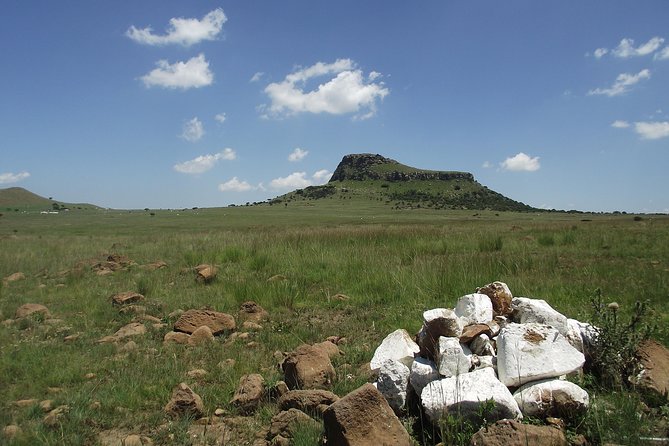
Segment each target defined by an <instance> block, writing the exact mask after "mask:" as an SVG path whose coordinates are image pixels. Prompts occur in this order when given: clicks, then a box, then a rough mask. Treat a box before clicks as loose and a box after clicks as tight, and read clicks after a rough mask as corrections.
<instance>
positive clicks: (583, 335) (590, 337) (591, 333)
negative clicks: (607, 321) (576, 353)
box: [567, 319, 599, 356]
mask: <svg viewBox="0 0 669 446" xmlns="http://www.w3.org/2000/svg"><path fill="white" fill-rule="evenodd" d="M567 323H568V324H569V328H570V330H573V331H578V334H579V335H580V339H581V345H582V347H583V348H582V349H581V351H582V352H583V353H584V354H585V355H586V356H587V354H588V350H589V349H590V348H591V347H592V344H593V342H595V339H597V335H598V333H599V329H598V328H597V327H595V326H594V325H591V324H588V323H586V322H580V321H577V320H576V319H567ZM572 336H574V335H573V334H572ZM576 342H578V341H576ZM572 345H574V344H573V343H572Z"/></svg>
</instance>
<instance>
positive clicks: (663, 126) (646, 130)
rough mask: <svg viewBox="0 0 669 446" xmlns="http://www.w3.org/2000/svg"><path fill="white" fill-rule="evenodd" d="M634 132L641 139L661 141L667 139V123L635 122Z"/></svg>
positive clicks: (668, 135)
mask: <svg viewBox="0 0 669 446" xmlns="http://www.w3.org/2000/svg"><path fill="white" fill-rule="evenodd" d="M634 131H635V132H636V133H637V134H638V135H639V136H641V139H661V138H667V137H669V121H664V122H635V123H634Z"/></svg>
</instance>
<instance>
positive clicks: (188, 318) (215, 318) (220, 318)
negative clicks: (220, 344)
mask: <svg viewBox="0 0 669 446" xmlns="http://www.w3.org/2000/svg"><path fill="white" fill-rule="evenodd" d="M203 325H206V326H207V327H209V328H211V332H212V333H213V334H214V336H216V335H220V334H222V333H225V332H229V331H234V329H235V328H236V324H235V318H233V317H232V316H230V315H229V314H226V313H221V312H218V311H213V310H188V311H186V312H184V313H183V314H182V315H181V316H179V319H177V321H176V322H175V323H174V331H181V332H183V333H188V334H193V332H194V331H195V330H197V329H198V328H199V327H202V326H203Z"/></svg>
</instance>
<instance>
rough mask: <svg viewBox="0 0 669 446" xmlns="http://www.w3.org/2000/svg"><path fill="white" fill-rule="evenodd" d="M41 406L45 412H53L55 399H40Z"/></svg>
mask: <svg viewBox="0 0 669 446" xmlns="http://www.w3.org/2000/svg"><path fill="white" fill-rule="evenodd" d="M39 408H40V409H41V410H42V412H44V413H47V412H51V411H52V410H53V400H44V401H40V403H39Z"/></svg>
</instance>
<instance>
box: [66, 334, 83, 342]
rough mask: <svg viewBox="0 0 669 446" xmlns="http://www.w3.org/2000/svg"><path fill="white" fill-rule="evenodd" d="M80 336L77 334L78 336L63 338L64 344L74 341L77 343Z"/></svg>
mask: <svg viewBox="0 0 669 446" xmlns="http://www.w3.org/2000/svg"><path fill="white" fill-rule="evenodd" d="M79 336H80V334H79V333H77V334H73V335H69V336H65V337H64V338H63V342H66V343H69V342H74V341H76V340H77V339H79Z"/></svg>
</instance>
